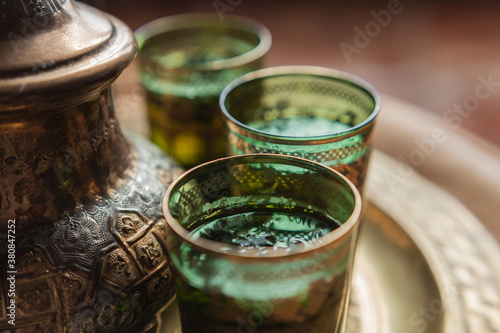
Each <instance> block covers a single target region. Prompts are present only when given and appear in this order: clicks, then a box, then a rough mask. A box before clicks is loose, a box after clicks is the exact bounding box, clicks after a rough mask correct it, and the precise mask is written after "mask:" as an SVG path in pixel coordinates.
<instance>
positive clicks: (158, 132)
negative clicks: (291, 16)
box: [135, 13, 271, 168]
mask: <svg viewBox="0 0 500 333" xmlns="http://www.w3.org/2000/svg"><path fill="white" fill-rule="evenodd" d="M135 35H136V38H137V41H138V44H139V48H140V50H139V55H138V60H139V65H140V68H141V83H142V86H143V87H144V88H145V90H146V100H147V104H148V113H149V120H150V125H151V139H152V141H153V142H154V143H156V144H157V145H158V146H159V147H160V148H162V149H163V150H165V151H166V152H167V153H169V154H170V155H172V156H173V157H174V158H175V159H176V160H177V161H178V162H179V163H180V164H182V165H183V166H184V167H186V168H189V167H192V166H195V165H198V164H200V163H202V162H206V161H209V160H212V159H215V158H219V157H222V156H223V155H224V136H223V130H222V122H221V120H220V116H219V106H218V98H219V95H220V93H221V91H222V89H223V88H224V87H225V86H226V85H227V84H228V83H229V82H230V81H232V80H233V79H235V78H237V77H239V76H241V75H243V74H245V73H248V72H250V71H253V70H256V69H259V68H260V67H261V65H262V59H263V56H264V55H265V53H266V52H267V51H268V49H269V47H270V45H271V35H270V33H269V31H268V30H267V29H266V28H265V27H264V26H263V25H262V24H260V23H258V22H256V21H253V20H250V19H247V18H243V17H237V16H232V15H225V17H224V20H223V21H221V20H220V18H219V16H218V15H217V14H198V13H195V14H183V15H175V16H169V17H164V18H161V19H158V20H155V21H152V22H150V23H148V24H146V25H144V26H143V27H141V28H139V29H138V30H137V31H136V32H135Z"/></svg>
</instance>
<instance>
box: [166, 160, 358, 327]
mask: <svg viewBox="0 0 500 333" xmlns="http://www.w3.org/2000/svg"><path fill="white" fill-rule="evenodd" d="M163 212H164V214H165V218H166V220H167V230H166V232H167V236H168V237H169V242H168V243H167V246H168V251H169V256H170V258H171V260H172V268H173V270H174V272H175V274H174V275H175V277H174V285H175V288H176V293H177V302H178V304H179V310H180V314H181V323H182V329H183V332H189V333H215V332H218V333H219V332H235V333H236V332H248V331H253V332H260V333H291V332H294V333H295V332H308V333H326V332H329V333H340V332H343V327H344V323H345V315H346V312H347V304H348V300H349V290H350V280H351V272H352V264H353V258H354V252H355V247H356V239H357V233H358V232H357V230H358V226H359V220H360V212H361V197H360V194H359V192H358V190H357V189H356V188H355V186H354V185H353V184H352V182H350V181H349V180H348V179H347V178H346V177H345V176H343V175H342V174H340V173H339V172H337V171H335V170H333V169H331V168H328V167H325V166H323V165H321V164H319V163H316V162H313V161H310V160H306V159H302V158H297V157H291V156H284V155H275V154H253V155H240V156H233V157H229V158H224V159H219V160H216V161H212V162H208V163H205V164H203V165H200V166H198V167H196V168H194V169H191V170H189V171H188V172H186V173H184V174H183V175H182V176H181V177H180V178H178V179H177V180H176V181H175V182H174V183H173V184H172V185H171V186H170V187H169V189H168V190H167V192H166V194H165V196H164V199H163ZM249 318H250V319H249Z"/></svg>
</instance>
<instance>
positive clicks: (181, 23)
mask: <svg viewBox="0 0 500 333" xmlns="http://www.w3.org/2000/svg"><path fill="white" fill-rule="evenodd" d="M207 26H213V27H217V26H221V27H230V28H232V29H234V30H240V31H245V32H248V33H250V34H253V35H255V36H256V37H257V38H258V39H259V43H258V44H257V45H256V46H255V47H253V48H252V49H251V50H249V51H247V52H245V53H242V54H239V55H236V56H234V57H229V58H226V59H220V60H212V61H208V62H200V63H197V64H196V65H194V66H190V67H169V66H165V65H162V66H161V68H164V69H165V70H170V71H188V70H212V71H218V70H224V69H228V68H235V67H240V66H244V65H246V64H249V63H252V62H254V61H256V60H258V59H260V58H262V57H263V56H264V55H265V54H266V53H267V52H268V51H269V49H270V48H271V44H272V37H271V32H270V31H269V29H267V27H266V26H265V25H263V24H262V23H260V22H258V21H256V20H254V19H251V18H247V17H243V16H238V15H229V14H227V15H226V14H225V15H224V20H221V19H220V17H219V15H218V14H215V13H187V14H177V15H169V16H165V17H161V18H158V19H156V20H153V21H151V22H148V23H146V24H144V25H142V26H141V27H139V28H138V29H136V30H135V31H134V36H135V38H136V40H137V45H138V49H139V52H138V54H139V55H140V54H141V49H142V47H143V45H144V43H146V41H148V40H149V39H150V38H152V37H155V36H158V35H160V34H162V33H165V32H169V31H176V30H179V31H180V30H183V29H193V28H201V27H207ZM146 61H148V62H151V63H154V64H155V65H156V63H155V62H153V61H151V60H149V59H147V58H146Z"/></svg>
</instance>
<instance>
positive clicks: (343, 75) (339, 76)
mask: <svg viewBox="0 0 500 333" xmlns="http://www.w3.org/2000/svg"><path fill="white" fill-rule="evenodd" d="M295 75H310V76H316V77H324V78H328V79H333V80H336V81H343V82H345V83H346V84H349V85H351V86H356V87H358V88H361V89H362V90H364V91H365V92H366V93H367V95H369V96H371V98H372V99H373V101H374V106H373V111H372V112H371V113H370V116H368V118H366V119H365V120H363V121H362V122H361V123H359V124H357V125H355V126H352V127H349V128H347V129H345V130H342V131H338V132H334V133H329V134H323V135H314V136H313V135H311V136H292V135H282V134H274V133H270V132H266V131H261V130H258V129H256V128H253V127H251V126H248V125H247V124H245V123H243V122H241V121H239V120H238V119H236V118H235V117H234V116H233V115H232V114H231V112H229V110H228V109H227V107H226V100H227V97H228V96H229V94H230V93H231V92H232V91H233V90H234V89H235V88H237V87H239V86H242V85H244V84H245V83H248V82H251V81H255V80H260V79H266V78H271V77H277V76H295ZM219 107H220V110H221V111H222V115H223V117H224V118H225V120H227V121H229V122H230V123H231V124H234V125H235V126H237V127H238V128H240V129H242V130H244V131H247V132H249V133H250V134H252V135H253V136H256V137H264V138H266V139H268V140H269V141H271V142H277V143H287V142H291V143H293V142H300V143H303V142H305V141H308V142H309V143H311V144H314V142H315V141H325V140H327V141H330V140H332V139H339V138H340V139H343V138H346V137H349V136H352V135H355V134H356V133H357V132H358V131H359V130H361V129H363V128H364V127H366V126H369V125H370V124H373V122H374V120H375V118H376V117H377V115H378V114H379V112H380V108H381V99H380V95H379V93H378V92H377V91H376V90H375V88H374V87H373V86H372V85H371V84H370V83H368V82H367V81H365V80H364V79H362V78H360V77H358V76H356V75H354V74H350V73H347V72H344V71H341V70H338V69H333V68H328V67H322V66H307V65H291V66H276V67H267V68H263V69H258V70H255V71H253V72H250V73H247V74H244V75H242V76H240V77H238V78H236V79H234V80H233V81H231V82H230V83H229V84H228V85H226V87H224V89H223V90H222V92H221V94H220V97H219Z"/></svg>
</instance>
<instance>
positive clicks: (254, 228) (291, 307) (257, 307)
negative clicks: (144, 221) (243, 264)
mask: <svg viewBox="0 0 500 333" xmlns="http://www.w3.org/2000/svg"><path fill="white" fill-rule="evenodd" d="M340 225H341V224H340V223H339V222H338V221H336V220H334V219H332V218H328V217H325V216H323V215H321V214H318V213H315V212H313V211H310V210H307V209H276V208H270V209H262V208H260V209H253V208H251V209H248V208H247V209H242V210H235V211H230V212H226V213H225V214H223V215H216V216H215V217H211V218H209V219H205V220H203V221H199V222H197V223H194V224H193V225H192V226H191V227H190V228H189V229H188V230H192V231H191V234H190V237H192V239H193V240H194V241H195V240H196V239H198V238H205V239H209V240H212V241H215V242H217V243H219V244H220V250H221V251H224V250H225V249H229V246H236V247H237V248H238V252H239V253H240V254H245V255H249V254H251V255H255V256H265V255H268V254H273V252H277V251H280V254H285V255H286V254H292V253H294V252H299V251H303V250H307V249H308V248H311V247H314V246H315V245H317V244H318V242H320V241H321V237H323V236H325V235H326V234H328V233H330V232H332V231H333V230H335V229H336V228H338V227H339V226H340ZM233 253H234V252H233ZM320 256H321V255H320ZM311 260H312V261H314V258H312V259H311ZM321 260H324V259H320V258H318V261H317V262H315V263H314V262H313V263H311V262H308V263H307V264H304V263H302V262H300V261H296V262H292V263H291V264H290V266H289V270H281V271H277V272H276V274H275V275H273V274H271V277H270V278H269V279H268V278H266V277H265V276H266V274H268V273H269V272H267V271H266V270H264V271H262V274H261V276H262V277H261V278H259V271H258V270H256V271H252V272H251V274H253V275H254V276H255V280H253V279H247V278H243V279H247V280H246V281H240V282H239V283H238V278H237V277H236V276H231V275H230V276H227V279H226V280H222V279H221V282H220V285H219V286H214V285H216V283H215V282H211V284H212V286H213V288H212V289H210V290H203V289H200V288H195V287H193V286H192V285H190V284H189V283H186V281H183V282H180V281H178V284H177V288H178V290H177V299H178V302H179V306H180V310H181V313H182V323H183V332H190V333H194V332H198V333H214V332H220V333H225V332H227V333H230V332H231V333H232V332H260V333H291V332H311V333H325V332H335V327H336V323H337V322H338V318H336V316H338V313H339V312H340V309H341V308H342V306H343V305H342V302H341V297H342V295H343V293H344V290H345V289H344V287H345V286H344V281H345V279H344V276H345V267H344V266H342V265H340V266H342V267H340V268H338V269H337V270H336V272H335V273H334V274H332V273H326V275H328V274H330V275H331V276H330V278H329V279H328V278H317V276H316V277H313V275H314V274H323V271H328V270H329V269H330V270H331V269H332V267H328V264H325V262H321V263H320V261H321ZM273 269H274V268H273V267H272V266H271V267H269V270H271V271H272V270H273ZM217 273H218V272H212V274H214V275H217ZM292 275H294V276H293V277H292ZM262 279H263V280H262ZM213 280H214V281H215V280H217V279H216V278H214V279H213ZM292 280H293V281H292ZM290 281H292V282H290ZM287 284H289V285H290V287H286V288H285V287H283V285H287ZM276 288H280V289H285V290H283V293H282V294H280V295H281V296H282V297H279V298H273V297H272V296H271V295H273V294H274V295H275V294H276V293H275V290H276ZM268 291H269V292H268Z"/></svg>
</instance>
